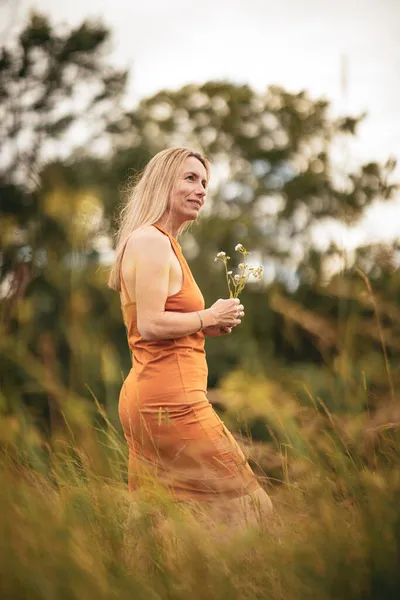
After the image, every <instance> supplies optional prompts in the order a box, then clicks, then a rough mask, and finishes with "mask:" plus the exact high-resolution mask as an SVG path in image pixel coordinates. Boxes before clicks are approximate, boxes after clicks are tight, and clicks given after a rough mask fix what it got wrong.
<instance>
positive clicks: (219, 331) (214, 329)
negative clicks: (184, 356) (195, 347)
mask: <svg viewBox="0 0 400 600" xmlns="http://www.w3.org/2000/svg"><path fill="white" fill-rule="evenodd" d="M232 329H233V328H232V327H227V326H226V325H225V326H224V327H219V326H218V325H210V326H209V327H204V329H203V333H204V335H207V336H208V337H218V336H220V335H227V334H228V333H230V332H231V331H232Z"/></svg>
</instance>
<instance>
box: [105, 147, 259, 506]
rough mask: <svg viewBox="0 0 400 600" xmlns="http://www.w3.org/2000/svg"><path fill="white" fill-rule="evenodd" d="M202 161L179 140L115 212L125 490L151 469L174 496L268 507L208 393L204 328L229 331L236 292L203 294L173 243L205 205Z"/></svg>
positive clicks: (235, 319)
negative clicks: (122, 329) (127, 362)
mask: <svg viewBox="0 0 400 600" xmlns="http://www.w3.org/2000/svg"><path fill="white" fill-rule="evenodd" d="M208 180H209V163H208V161H207V160H206V159H205V158H203V157H202V156H201V155H200V154H198V153H196V152H192V151H190V150H187V149H186V148H172V149H168V150H164V151H162V152H159V153H158V154H157V155H156V156H154V157H153V158H152V160H151V161H150V162H149V163H148V165H147V166H146V168H145V170H144V172H143V175H142V176H141V178H140V180H139V181H138V182H137V184H136V185H135V186H134V187H133V189H132V191H131V193H130V195H129V197H128V201H127V203H126V206H125V208H124V209H123V211H122V214H121V220H120V228H119V231H118V234H117V247H116V254H117V259H116V262H115V264H114V266H113V269H112V271H111V274H110V280H109V285H110V287H112V288H113V289H116V290H118V291H119V292H120V296H121V304H122V311H123V315H124V322H125V325H126V328H127V334H128V341H129V346H130V349H131V352H132V369H131V371H130V373H129V375H128V377H127V378H126V380H125V382H124V384H123V386H122V389H121V394H120V400H119V416H120V419H121V423H122V427H123V430H124V434H125V437H126V440H127V442H128V445H129V489H130V490H131V491H133V490H135V489H137V488H138V487H139V486H140V485H141V484H142V483H143V481H144V479H145V477H146V476H148V475H150V476H151V477H154V476H156V478H157V480H159V481H160V482H161V483H162V484H163V485H164V486H165V487H166V488H167V489H168V490H169V492H170V493H171V494H172V495H173V497H174V498H175V499H176V500H178V501H188V500H195V501H200V502H207V503H208V502H213V503H215V502H218V501H220V500H230V507H232V508H234V507H235V506H239V505H240V506H244V507H246V506H247V505H250V506H254V505H257V506H258V507H260V508H261V509H262V510H263V511H264V512H266V513H268V514H269V512H270V510H271V501H270V499H269V496H268V495H267V494H266V493H265V492H264V490H263V489H262V488H261V487H260V486H259V484H258V482H257V480H256V477H255V475H254V473H253V471H252V470H251V469H250V467H249V465H248V463H247V462H246V460H245V457H244V455H243V453H242V451H241V450H240V448H239V446H238V444H237V443H236V441H235V440H234V438H233V437H232V435H231V434H230V433H229V431H228V430H227V429H226V427H225V426H224V424H223V423H222V421H221V420H220V419H219V417H218V415H217V414H216V412H215V411H214V410H213V408H212V406H211V404H210V403H209V401H208V400H207V363H206V355H205V351H204V338H205V336H206V335H209V336H219V335H226V334H229V333H231V331H232V329H233V328H234V327H237V326H238V325H239V324H240V322H241V318H242V317H243V316H244V311H243V306H242V305H241V304H240V301H239V300H238V299H220V300H217V302H215V303H214V304H213V305H212V306H211V307H210V308H207V309H205V306H204V298H203V296H202V294H201V291H200V290H199V288H198V287H197V285H196V282H195V280H194V278H193V276H192V274H191V272H190V269H189V266H188V264H187V262H186V260H185V258H184V256H183V254H182V250H181V247H180V245H179V243H178V241H177V238H178V235H179V234H180V233H181V232H182V231H184V230H185V229H186V228H187V227H188V225H190V223H191V222H192V221H195V220H196V219H197V217H198V214H199V212H200V210H201V208H202V206H203V205H204V202H205V196H206V188H207V183H208Z"/></svg>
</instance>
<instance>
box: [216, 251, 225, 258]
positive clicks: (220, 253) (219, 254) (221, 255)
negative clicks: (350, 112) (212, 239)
mask: <svg viewBox="0 0 400 600" xmlns="http://www.w3.org/2000/svg"><path fill="white" fill-rule="evenodd" d="M224 256H226V253H225V252H218V254H217V258H223V257H224Z"/></svg>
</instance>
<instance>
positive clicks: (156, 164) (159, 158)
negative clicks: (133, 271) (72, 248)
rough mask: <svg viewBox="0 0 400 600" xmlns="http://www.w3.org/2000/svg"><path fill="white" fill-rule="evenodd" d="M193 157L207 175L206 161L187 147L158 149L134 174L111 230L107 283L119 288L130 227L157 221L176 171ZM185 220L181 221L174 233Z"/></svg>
mask: <svg viewBox="0 0 400 600" xmlns="http://www.w3.org/2000/svg"><path fill="white" fill-rule="evenodd" d="M191 156H193V157H194V158H197V159H198V160H199V161H200V162H201V163H202V164H203V166H204V168H205V169H206V173H207V179H208V178H209V168H210V167H209V161H208V160H207V159H206V158H205V157H204V156H202V155H201V154H200V153H199V152H194V151H192V150H189V149H187V148H168V149H167V150H162V151H161V152H158V153H157V154H156V155H155V156H153V158H152V159H151V160H150V161H149V162H148V163H147V165H146V167H145V168H144V171H143V173H142V174H139V175H138V176H137V177H135V179H134V181H133V185H132V187H130V188H129V189H128V190H127V192H126V199H125V203H124V206H123V208H122V210H121V213H120V215H119V219H118V228H117V231H116V234H115V252H116V258H115V262H114V264H113V266H112V268H111V271H110V276H109V279H108V285H109V287H110V288H112V289H114V290H117V291H120V290H121V277H120V268H121V260H122V256H123V252H124V249H125V245H126V243H127V241H128V239H129V236H130V235H131V233H132V232H133V231H135V230H136V229H139V227H144V226H146V225H153V224H154V223H157V221H159V220H160V219H161V217H162V216H163V215H164V213H165V212H166V211H167V209H168V202H169V198H170V194H171V191H172V187H173V184H174V182H175V180H176V178H177V175H178V171H179V169H180V167H181V166H182V165H183V163H184V162H185V160H186V159H187V158H190V157H191ZM189 226H190V222H189V223H184V224H183V225H182V226H181V227H180V229H179V231H178V235H179V234H180V233H182V232H183V231H184V230H185V229H187V227H189Z"/></svg>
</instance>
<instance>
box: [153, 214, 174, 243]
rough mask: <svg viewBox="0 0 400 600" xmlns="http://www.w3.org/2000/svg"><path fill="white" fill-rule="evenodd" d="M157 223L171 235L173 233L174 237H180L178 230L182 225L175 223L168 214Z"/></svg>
mask: <svg viewBox="0 0 400 600" xmlns="http://www.w3.org/2000/svg"><path fill="white" fill-rule="evenodd" d="M156 225H159V226H160V227H161V228H162V229H164V230H165V231H166V232H167V233H169V234H170V235H172V237H174V238H177V237H178V231H179V227H180V225H179V224H176V223H174V222H173V221H172V219H168V216H166V217H161V219H159V220H158V221H157V223H156Z"/></svg>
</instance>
